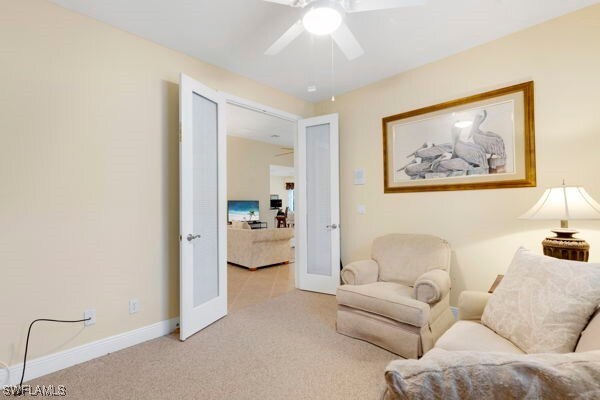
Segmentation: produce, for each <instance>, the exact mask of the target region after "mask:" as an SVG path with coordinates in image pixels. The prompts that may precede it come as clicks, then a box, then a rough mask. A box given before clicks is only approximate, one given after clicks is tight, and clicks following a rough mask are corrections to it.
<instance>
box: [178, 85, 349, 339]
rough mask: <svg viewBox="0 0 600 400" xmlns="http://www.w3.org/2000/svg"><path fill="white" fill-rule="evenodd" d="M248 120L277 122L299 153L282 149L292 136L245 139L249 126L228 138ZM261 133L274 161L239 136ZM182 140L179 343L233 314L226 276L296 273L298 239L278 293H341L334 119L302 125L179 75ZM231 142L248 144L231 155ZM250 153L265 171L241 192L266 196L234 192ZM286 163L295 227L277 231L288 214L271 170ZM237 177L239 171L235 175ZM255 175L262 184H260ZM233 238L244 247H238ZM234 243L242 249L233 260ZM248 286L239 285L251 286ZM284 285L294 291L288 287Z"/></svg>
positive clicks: (301, 121) (244, 183) (248, 179)
mask: <svg viewBox="0 0 600 400" xmlns="http://www.w3.org/2000/svg"><path fill="white" fill-rule="evenodd" d="M228 112H229V115H228ZM249 112H252V113H253V115H254V117H253V118H258V117H257V115H258V116H259V117H260V118H266V117H269V118H270V121H271V122H270V123H273V124H275V126H277V127H278V129H279V128H281V127H280V125H279V124H281V123H284V124H285V125H286V126H287V127H289V128H291V129H292V131H291V132H292V133H290V134H289V136H292V137H293V147H291V146H290V143H291V140H289V136H287V142H280V141H279V140H284V139H286V136H283V135H281V134H280V133H277V132H275V133H274V132H273V131H272V130H270V129H255V130H254V133H252V132H253V131H252V130H248V131H246V132H244V131H243V129H244V127H243V126H242V128H240V129H239V131H238V132H237V136H234V135H228V130H229V131H230V132H231V133H234V134H235V132H234V130H235V124H236V113H237V114H240V115H242V117H240V120H241V121H242V122H243V121H244V117H243V115H244V114H246V115H248V113H249ZM260 118H258V119H260ZM248 121H250V119H248ZM238 122H239V121H238ZM249 124H250V122H246V123H244V124H241V125H249ZM257 133H259V134H260V135H262V136H268V140H270V141H272V142H271V146H272V147H275V148H276V149H277V152H276V151H274V150H271V151H270V152H267V153H265V154H263V153H261V151H262V150H260V148H259V147H260V146H258V145H256V143H254V142H259V141H257V140H253V139H256V138H252V137H240V136H244V135H246V136H248V135H249V134H257ZM230 138H235V139H230ZM179 139H180V140H179V143H180V145H179V147H180V149H179V151H180V173H179V175H180V236H179V239H180V327H181V329H180V339H181V340H185V339H186V338H188V337H189V336H191V335H193V334H194V333H196V332H198V331H200V330H202V329H203V328H205V327H206V326H208V325H210V324H211V323H213V322H215V321H217V320H218V319H220V318H222V317H224V316H225V315H227V313H228V303H229V302H232V303H233V304H234V305H235V302H236V301H237V300H235V299H233V296H235V293H234V290H231V293H229V292H230V290H229V289H230V286H231V285H230V283H229V281H228V275H233V274H234V273H235V272H232V273H230V274H228V271H229V270H230V268H231V267H232V266H230V265H229V263H232V264H237V266H236V265H234V266H235V267H236V268H240V269H239V270H233V269H232V271H244V270H242V269H241V267H246V271H244V273H245V274H257V272H258V273H260V272H259V271H261V270H264V271H280V270H281V269H283V268H281V269H280V270H275V269H269V267H272V266H274V265H290V263H289V262H290V260H291V259H292V257H291V255H290V253H291V251H292V250H291V249H292V245H291V243H290V242H291V239H292V238H295V239H296V240H295V257H294V258H293V260H294V263H293V267H292V268H291V269H290V268H289V267H288V271H287V273H286V274H284V275H281V276H280V282H281V278H284V279H283V282H282V284H281V286H280V287H278V289H280V291H284V290H291V289H292V288H293V287H296V288H298V289H301V290H308V291H315V292H321V293H328V294H333V293H335V288H336V287H337V286H338V285H339V283H340V269H339V254H340V234H339V193H338V192H339V172H338V168H339V154H338V116H337V114H331V115H326V116H321V117H314V118H309V119H301V118H300V117H298V116H295V115H292V114H289V113H286V112H283V111H280V110H276V109H273V108H270V107H266V106H263V105H261V104H258V103H255V102H252V101H249V100H245V99H241V98H238V97H235V96H231V95H228V94H226V93H223V92H219V91H216V90H214V89H211V88H209V87H208V86H206V85H204V84H202V83H201V82H198V81H195V80H193V79H192V78H190V77H188V76H185V75H183V74H182V75H181V80H180V136H179ZM230 140H232V141H239V140H241V141H243V146H238V148H237V153H233V154H232V151H233V149H234V146H233V145H232V144H231V143H229V142H230ZM273 142H274V143H273ZM248 154H259V155H260V154H263V155H262V156H261V157H260V158H261V159H260V161H261V163H264V162H265V161H266V163H265V164H264V168H263V167H260V166H259V167H258V169H256V170H255V171H260V173H252V174H250V175H244V176H245V178H244V179H241V180H242V182H241V184H240V187H243V186H246V187H247V188H249V190H250V189H256V188H257V187H262V188H263V189H261V192H260V193H258V192H246V193H244V194H242V193H241V192H239V193H235V192H233V189H232V190H230V189H229V187H230V185H233V182H234V181H235V179H238V178H240V177H241V175H242V172H239V171H243V172H247V171H246V169H250V168H245V169H243V170H240V169H239V168H237V167H239V165H241V164H242V162H241V160H242V157H243V156H246V155H248ZM284 157H288V158H290V157H291V158H292V159H293V164H291V165H289V166H291V167H293V168H294V172H295V175H294V182H293V186H294V189H293V194H292V196H293V199H292V202H293V212H294V223H293V226H288V225H289V224H288V222H286V221H287V220H286V221H284V223H283V224H280V218H278V217H280V216H281V215H280V214H281V213H282V212H283V210H280V208H279V207H277V206H274V207H271V193H270V192H271V189H270V169H271V165H280V164H282V163H283V161H282V159H283V158H284ZM228 158H230V159H229V160H228ZM274 159H275V160H274ZM232 162H233V163H232ZM257 165H258V164H257ZM233 166H235V167H236V168H235V169H234V168H233ZM235 170H237V171H238V172H237V173H235ZM258 175H260V176H261V177H262V176H264V177H265V179H262V178H261V179H260V180H257V179H256V177H257V176H258ZM238 180H240V179H238ZM261 182H264V184H263V183H261ZM286 183H292V182H286ZM263 196H264V197H263ZM261 199H263V200H261ZM274 200H276V199H274ZM275 205H278V203H276V204H275ZM277 226H279V227H277ZM253 228H254V229H253ZM232 235H238V236H239V238H241V239H240V240H233V238H232ZM242 239H243V240H245V242H243V241H242ZM268 241H276V242H278V243H279V244H281V243H284V246H280V247H278V250H277V251H266V250H265V249H264V248H262V247H261V246H266V242H268ZM234 243H245V244H243V245H242V246H240V248H239V249H233V250H234V251H231V252H230V246H231V245H233V244H234ZM252 246H257V248H258V250H259V251H257V252H256V253H255V254H257V255H258V258H259V261H256V260H253V259H250V261H248V257H247V255H248V253H249V248H250V247H252ZM269 246H270V245H269ZM234 254H237V255H239V256H240V258H236V257H235V256H234ZM265 254H266V255H265ZM286 262H287V264H285V263H286ZM263 267H264V268H263ZM271 273H273V272H271ZM246 276H248V277H251V276H253V275H246ZM254 276H255V277H256V276H258V275H254ZM276 281H277V278H276V280H275V282H276ZM251 282H252V281H249V280H246V281H245V282H238V283H240V284H241V285H249V284H250V285H252V283H251ZM260 282H261V280H255V282H254V284H255V286H257V287H258V286H260V285H262V286H263V289H265V288H267V290H268V292H269V298H270V296H272V295H273V294H274V293H275V292H276V291H274V288H275V286H274V285H275V283H271V284H269V283H268V282H267V283H264V282H262V283H260ZM286 282H287V287H284V285H286ZM231 288H233V287H231ZM267 300H268V299H267Z"/></svg>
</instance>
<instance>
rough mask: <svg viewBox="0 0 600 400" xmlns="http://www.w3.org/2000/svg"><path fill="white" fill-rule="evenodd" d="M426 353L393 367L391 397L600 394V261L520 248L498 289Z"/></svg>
mask: <svg viewBox="0 0 600 400" xmlns="http://www.w3.org/2000/svg"><path fill="white" fill-rule="evenodd" d="M458 308H459V313H458V319H459V320H458V321H457V322H456V323H455V324H453V325H452V327H450V328H449V329H448V330H447V331H446V332H445V333H444V334H443V335H441V336H440V338H439V339H438V340H437V341H436V342H435V346H434V348H433V349H432V350H431V351H429V352H427V353H426V354H425V355H424V356H423V358H421V359H420V360H396V361H392V362H391V363H390V364H389V365H388V367H387V368H386V373H385V378H386V382H387V385H388V388H387V392H386V395H385V399H386V400H392V399H394V400H401V399H411V400H425V399H433V398H435V399H438V398H439V399H445V400H454V399H456V400H459V399H460V400H465V399H487V398H496V399H500V398H501V399H521V398H523V399H525V398H526V399H575V398H582V399H583V398H585V399H600V264H594V263H583V262H574V261H566V260H558V259H555V258H551V257H546V256H540V255H537V254H535V253H532V252H530V251H528V250H526V249H523V248H521V249H519V250H518V251H517V253H516V254H515V256H514V258H513V261H512V263H511V265H510V267H509V268H508V271H507V272H506V274H505V276H504V279H503V280H502V282H501V283H500V285H499V286H498V287H497V288H496V290H495V291H494V293H493V294H488V293H482V292H474V291H464V292H462V293H461V295H460V297H459V302H458Z"/></svg>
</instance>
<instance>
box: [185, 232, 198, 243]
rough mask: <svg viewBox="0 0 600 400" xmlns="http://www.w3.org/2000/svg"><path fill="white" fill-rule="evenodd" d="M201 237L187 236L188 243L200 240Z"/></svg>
mask: <svg viewBox="0 0 600 400" xmlns="http://www.w3.org/2000/svg"><path fill="white" fill-rule="evenodd" d="M199 238H200V235H192V234H191V233H190V234H189V235H187V240H188V242H191V241H192V240H194V239H199Z"/></svg>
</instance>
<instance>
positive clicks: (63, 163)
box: [0, 0, 313, 364]
mask: <svg viewBox="0 0 600 400" xmlns="http://www.w3.org/2000/svg"><path fill="white" fill-rule="evenodd" d="M180 72H184V73H186V74H188V75H190V76H192V77H193V78H195V79H198V80H200V81H202V82H204V83H205V84H207V85H209V86H212V87H214V88H216V89H219V90H224V91H227V92H230V93H233V94H236V95H238V96H241V97H245V98H248V99H251V100H254V101H257V102H260V103H263V104H266V105H269V106H272V107H277V108H279V109H283V110H286V111H288V112H291V113H294V114H299V115H311V114H312V111H313V106H312V105H311V104H310V103H307V102H304V101H301V100H298V99H296V98H293V97H291V96H288V95H286V94H283V93H282V92H279V91H277V90H274V89H272V88H269V87H267V86H264V85H261V84H258V83H256V82H253V81H251V80H248V79H246V78H243V77H241V76H238V75H234V74H232V73H229V72H227V71H225V70H223V69H220V68H217V67H214V66H211V65H209V64H206V63H203V62H200V61H198V60H195V59H193V58H191V57H188V56H185V55H183V54H181V53H178V52H175V51H172V50H168V49H166V48H164V47H161V46H158V45H156V44H153V43H151V42H148V41H145V40H143V39H140V38H139V37H136V36H133V35H130V34H128V33H125V32H123V31H120V30H118V29H115V28H112V27H110V26H108V25H106V24H102V23H99V22H96V21H94V20H92V19H90V18H87V17H84V16H81V15H78V14H76V13H73V12H71V11H67V10H65V9H62V8H60V7H58V6H55V5H53V4H51V3H49V2H47V1H44V0H18V1H17V0H0V76H1V77H2V84H1V85H0V86H1V89H0V182H1V184H0V226H1V227H2V228H1V229H0V281H1V282H2V289H0V304H1V307H0V326H1V329H0V361H3V362H5V363H8V364H16V363H19V362H21V358H22V354H23V349H24V346H25V336H26V333H27V327H28V324H29V322H30V321H31V320H33V319H34V318H39V317H54V318H78V317H82V314H83V311H84V310H85V309H86V308H91V307H94V308H96V310H97V324H96V325H95V326H93V327H90V328H86V329H85V330H84V329H82V328H81V327H80V326H60V325H46V326H45V327H44V328H43V329H42V328H39V327H38V328H36V329H37V334H34V342H33V346H32V347H31V352H30V357H32V358H34V357H37V356H40V355H44V354H48V353H53V352H56V351H60V350H63V349H66V348H70V347H73V346H76V345H79V344H83V343H87V342H90V341H94V340H97V339H100V338H104V337H107V336H110V335H115V334H118V333H121V332H125V331H128V330H131V329H135V328H138V327H141V326H145V325H149V324H152V323H155V322H158V321H162V320H165V319H168V318H172V317H175V316H177V315H178V314H179V310H178V308H179V302H178V297H179V292H178V290H179V284H178V280H179V274H178V270H179V258H178V251H179V250H178V239H177V236H178V225H179V222H178V220H179V214H178V203H179V198H178V191H179V188H178V162H179V161H178V143H177V126H178V80H179V73H180ZM266 174H267V175H266V176H267V178H266V179H267V184H266V185H267V187H266V189H265V193H266V196H268V171H267V172H266ZM267 198H268V197H267ZM133 297H137V298H138V299H139V300H140V303H141V312H140V313H138V314H135V315H133V316H130V315H129V314H128V300H129V299H130V298H133ZM42 331H43V334H42Z"/></svg>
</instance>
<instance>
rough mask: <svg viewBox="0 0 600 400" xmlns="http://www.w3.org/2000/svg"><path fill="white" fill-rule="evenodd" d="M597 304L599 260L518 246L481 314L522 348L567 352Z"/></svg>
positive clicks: (599, 274) (487, 321)
mask: <svg viewBox="0 0 600 400" xmlns="http://www.w3.org/2000/svg"><path fill="white" fill-rule="evenodd" d="M598 304H600V264H592V263H582V262H577V261H567V260H559V259H557V258H552V257H547V256H540V255H537V254H534V253H532V252H530V251H528V250H526V249H523V248H521V249H519V250H517V253H516V254H515V257H514V258H513V261H512V263H511V265H510V267H509V268H508V271H507V272H506V275H505V276H504V278H503V279H502V282H500V285H498V288H497V289H496V291H495V292H494V294H493V295H492V297H491V298H490V300H489V301H488V303H487V306H486V307H485V310H484V312H483V316H482V317H481V321H482V322H483V324H484V325H486V326H488V327H489V328H490V329H492V330H494V331H495V332H496V333H498V334H499V335H501V336H503V337H504V338H506V339H508V340H510V341H511V342H513V343H514V344H516V345H517V346H518V347H519V348H521V349H522V350H523V351H525V352H526V353H567V352H572V351H574V350H575V346H576V344H577V339H578V338H579V335H580V334H581V331H582V330H583V329H584V328H585V326H586V325H587V323H588V321H589V319H590V316H591V315H592V313H593V312H594V310H595V309H596V307H597V306H598Z"/></svg>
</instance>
